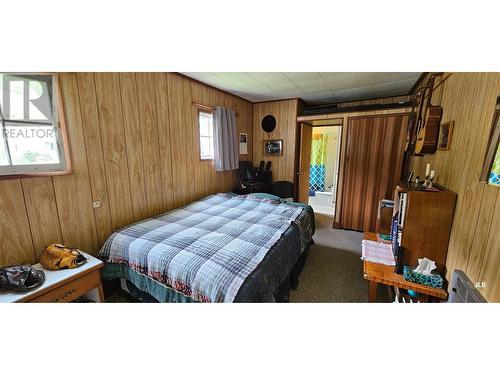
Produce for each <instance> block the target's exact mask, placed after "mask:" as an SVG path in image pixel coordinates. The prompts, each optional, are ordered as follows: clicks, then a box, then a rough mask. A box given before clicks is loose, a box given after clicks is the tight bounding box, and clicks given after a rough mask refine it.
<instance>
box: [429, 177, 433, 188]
mask: <svg viewBox="0 0 500 375" xmlns="http://www.w3.org/2000/svg"><path fill="white" fill-rule="evenodd" d="M433 181H434V177H429V185H428V187H429V188H431V187H432V182H433Z"/></svg>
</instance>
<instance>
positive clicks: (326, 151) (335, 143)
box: [308, 125, 342, 216]
mask: <svg viewBox="0 0 500 375" xmlns="http://www.w3.org/2000/svg"><path fill="white" fill-rule="evenodd" d="M341 129H342V128H341V126H335V125H328V126H313V127H312V140H311V160H310V165H309V187H308V196H309V198H308V204H309V205H310V206H311V207H312V208H313V210H314V212H316V213H318V214H323V215H328V216H334V215H335V200H336V197H337V182H338V173H339V159H340V145H341V143H340V142H341V139H340V138H341V134H342V132H341Z"/></svg>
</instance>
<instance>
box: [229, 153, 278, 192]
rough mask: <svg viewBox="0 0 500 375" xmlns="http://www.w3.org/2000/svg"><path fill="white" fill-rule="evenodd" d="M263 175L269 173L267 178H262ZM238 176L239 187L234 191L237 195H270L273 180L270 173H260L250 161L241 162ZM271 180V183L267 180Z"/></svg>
mask: <svg viewBox="0 0 500 375" xmlns="http://www.w3.org/2000/svg"><path fill="white" fill-rule="evenodd" d="M262 173H267V175H266V178H265V179H263V178H262ZM237 175H238V186H237V187H236V188H235V189H234V190H233V191H234V192H235V193H237V194H249V193H270V192H271V184H270V180H271V178H272V175H271V172H270V171H265V170H263V171H259V170H256V168H254V166H253V165H252V162H250V161H240V163H239V169H238V172H237ZM268 179H269V182H267V180H268Z"/></svg>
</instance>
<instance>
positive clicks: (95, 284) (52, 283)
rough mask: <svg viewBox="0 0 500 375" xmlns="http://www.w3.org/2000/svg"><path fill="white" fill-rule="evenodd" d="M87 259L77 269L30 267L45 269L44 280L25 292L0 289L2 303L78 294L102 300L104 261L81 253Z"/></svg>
mask: <svg viewBox="0 0 500 375" xmlns="http://www.w3.org/2000/svg"><path fill="white" fill-rule="evenodd" d="M81 253H82V254H83V255H84V256H85V258H87V259H88V260H87V262H86V263H85V264H83V265H82V266H80V267H78V268H73V269H64V270H58V271H50V270H46V269H45V268H43V266H42V265H41V264H39V263H38V264H35V265H34V266H33V267H34V268H36V269H41V270H43V271H44V272H45V282H44V283H43V285H42V286H40V287H39V288H37V289H35V290H33V291H30V292H28V293H15V292H10V291H9V292H8V293H3V292H0V303H1V302H71V301H74V300H75V299H77V298H78V297H81V296H86V297H87V298H88V299H90V300H92V301H95V302H104V293H103V290H102V283H101V274H100V269H101V268H102V266H103V263H102V262H101V261H100V260H99V259H97V258H94V257H93V256H91V255H89V254H86V253H84V252H81Z"/></svg>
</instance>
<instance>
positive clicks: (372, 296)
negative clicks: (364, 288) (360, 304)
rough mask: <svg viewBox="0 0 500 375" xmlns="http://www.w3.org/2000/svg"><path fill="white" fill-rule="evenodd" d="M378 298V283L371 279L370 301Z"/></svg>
mask: <svg viewBox="0 0 500 375" xmlns="http://www.w3.org/2000/svg"><path fill="white" fill-rule="evenodd" d="M376 300H377V283H376V282H375V281H372V280H370V286H369V288H368V302H375V301H376Z"/></svg>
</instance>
